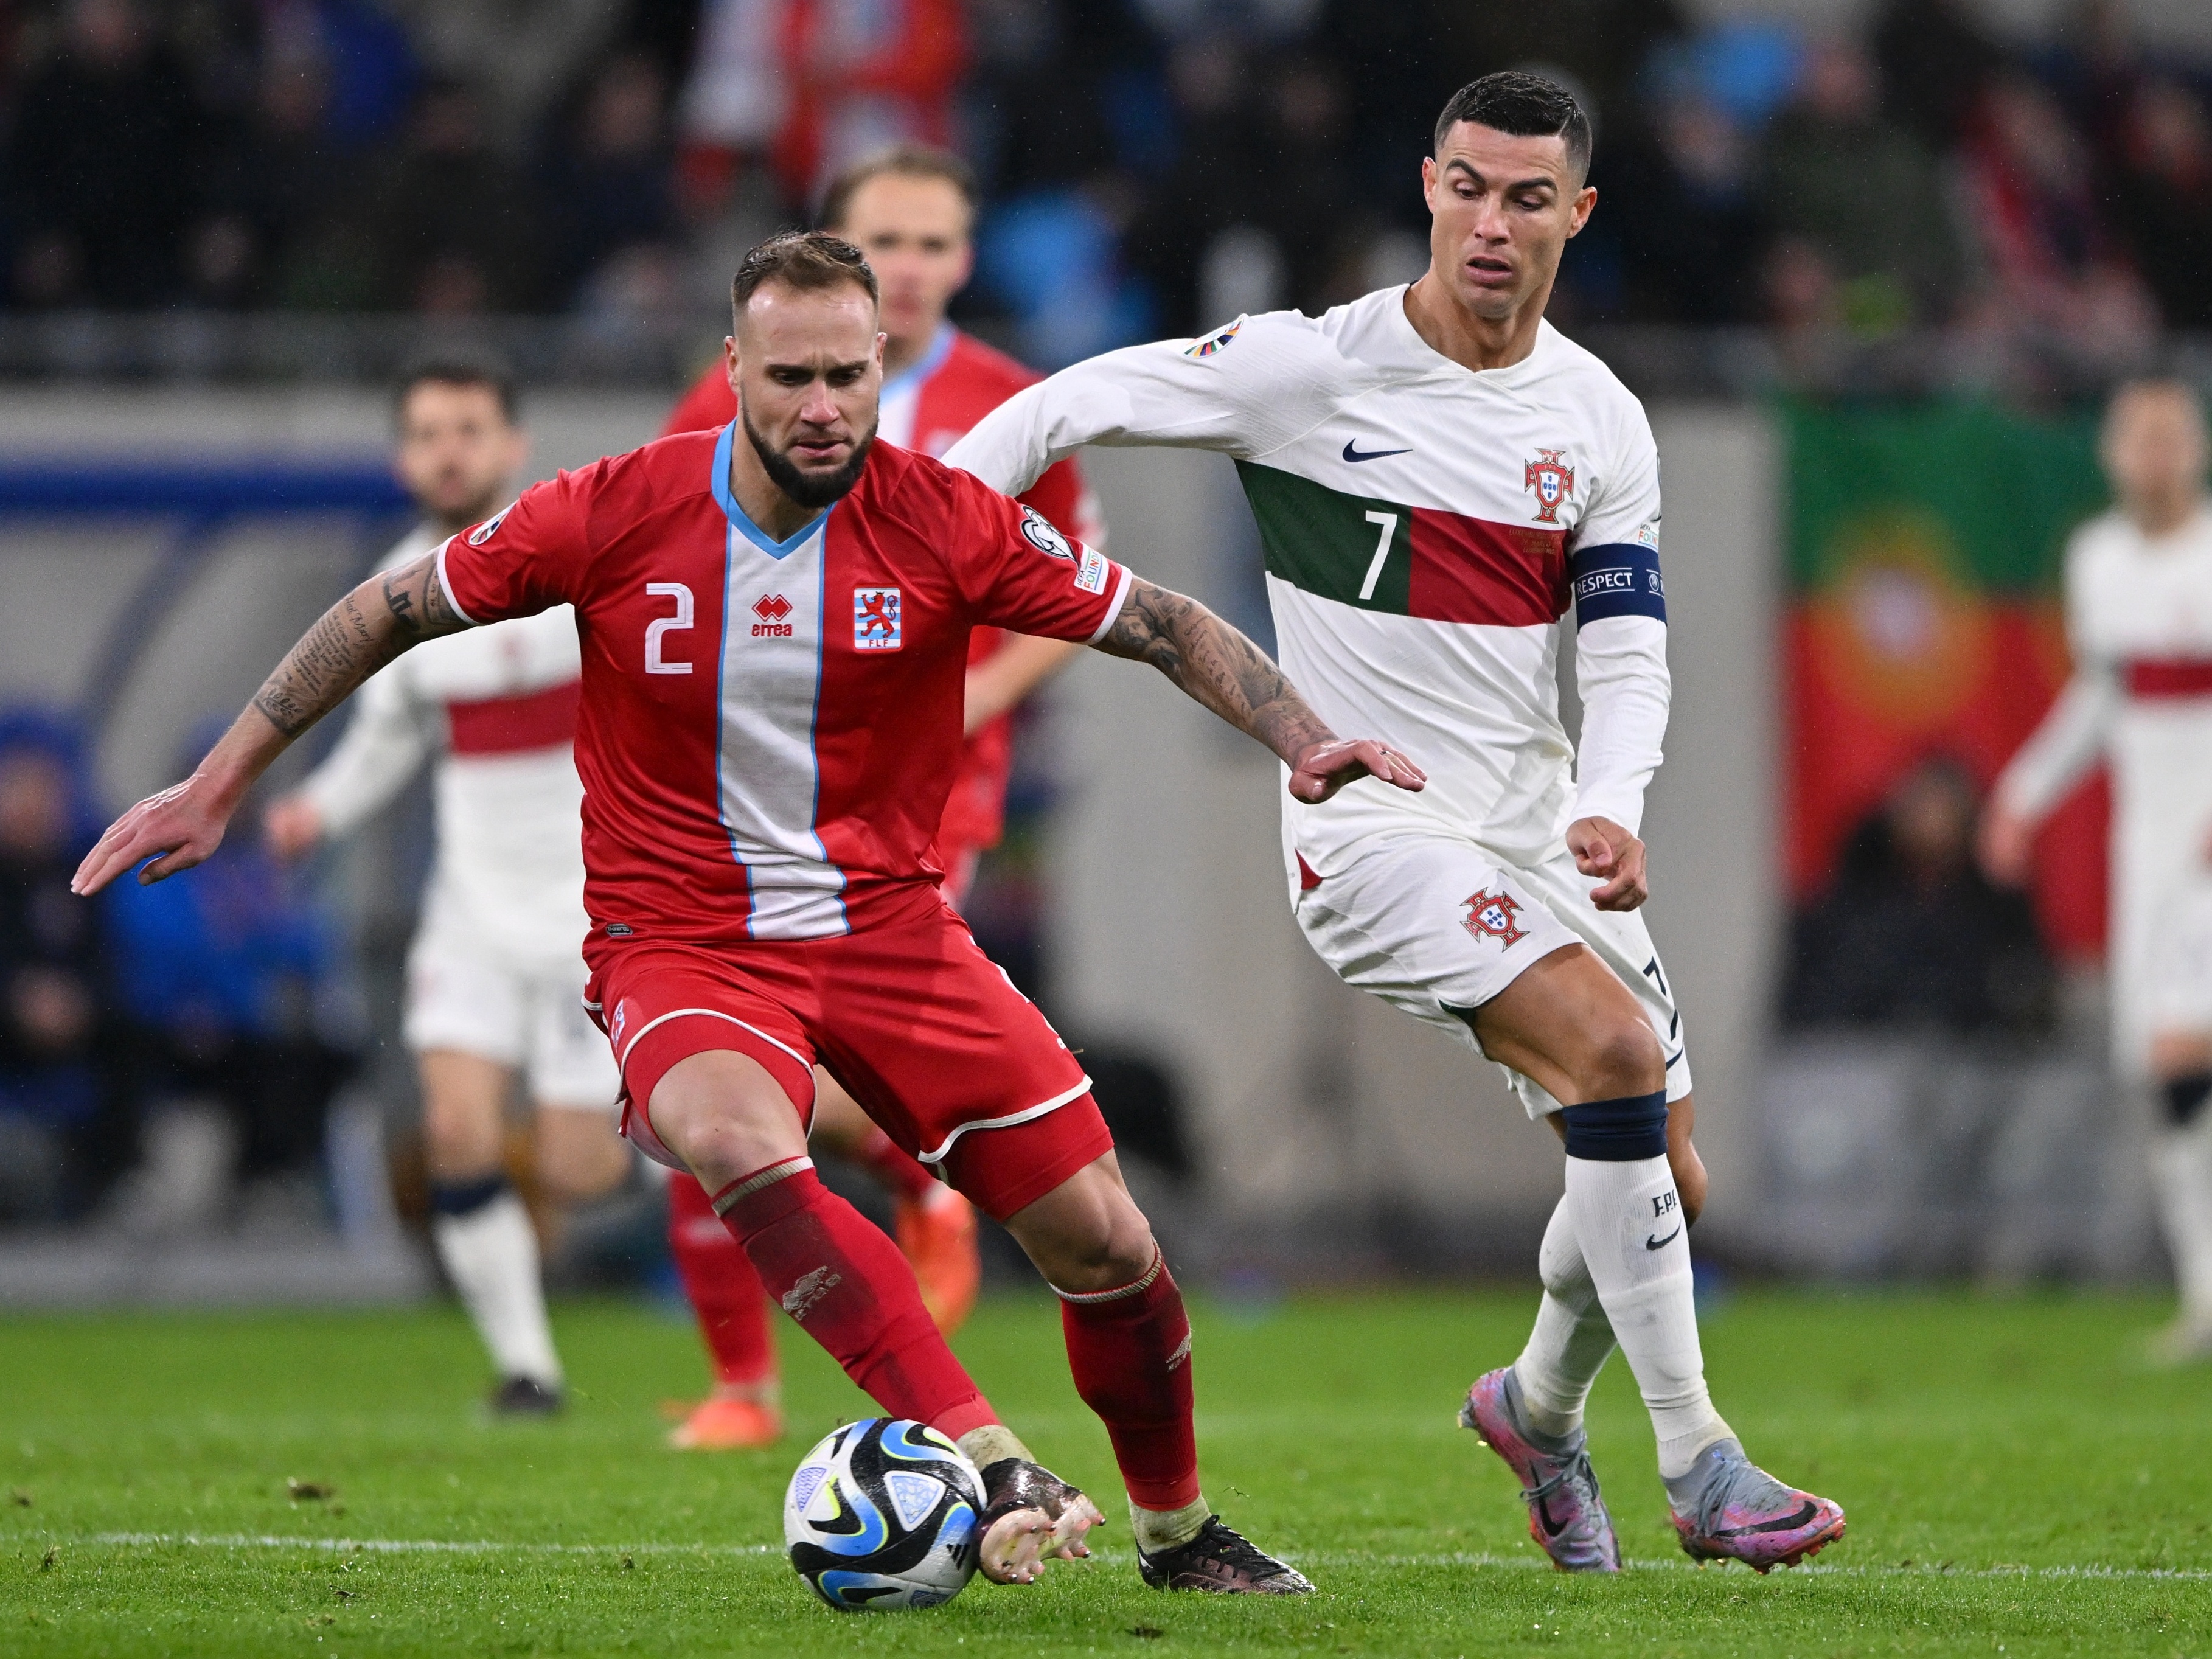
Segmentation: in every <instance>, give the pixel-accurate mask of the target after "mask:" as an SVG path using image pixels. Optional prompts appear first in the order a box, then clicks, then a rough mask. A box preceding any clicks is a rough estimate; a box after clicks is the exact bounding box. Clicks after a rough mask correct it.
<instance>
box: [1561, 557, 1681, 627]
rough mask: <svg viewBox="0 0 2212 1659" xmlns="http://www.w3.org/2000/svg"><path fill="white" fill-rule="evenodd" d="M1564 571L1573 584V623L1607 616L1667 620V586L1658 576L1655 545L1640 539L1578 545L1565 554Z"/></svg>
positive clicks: (1593, 620) (1587, 621) (1580, 624)
mask: <svg viewBox="0 0 2212 1659" xmlns="http://www.w3.org/2000/svg"><path fill="white" fill-rule="evenodd" d="M1567 571H1568V575H1569V578H1570V580H1571V581H1572V583H1573V586H1574V592H1575V622H1576V624H1577V626H1584V625H1587V624H1589V623H1594V622H1602V621H1603V620H1604V619H1605V618H1606V617H1653V618H1656V620H1657V621H1660V622H1662V623H1663V622H1665V621H1666V620H1667V588H1666V585H1665V584H1664V583H1663V582H1662V581H1661V580H1660V578H1659V550H1658V549H1656V547H1649V546H1646V545H1644V544H1643V543H1641V542H1614V543H1610V544H1607V545H1606V546H1603V547H1578V548H1577V549H1576V550H1574V552H1573V553H1572V554H1571V556H1569V558H1568V562H1567Z"/></svg>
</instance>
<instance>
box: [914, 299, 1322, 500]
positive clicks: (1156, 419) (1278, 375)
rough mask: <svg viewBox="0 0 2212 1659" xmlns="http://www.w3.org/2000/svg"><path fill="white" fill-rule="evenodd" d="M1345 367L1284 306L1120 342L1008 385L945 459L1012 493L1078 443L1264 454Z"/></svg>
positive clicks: (1308, 413) (1306, 416) (1311, 413)
mask: <svg viewBox="0 0 2212 1659" xmlns="http://www.w3.org/2000/svg"><path fill="white" fill-rule="evenodd" d="M1332 364H1335V365H1337V366H1339V367H1340V368H1344V367H1349V366H1348V365H1345V364H1343V362H1342V359H1341V358H1340V356H1339V354H1338V353H1337V352H1336V350H1335V349H1334V347H1333V346H1332V345H1331V344H1330V343H1328V341H1327V340H1326V339H1325V338H1324V337H1322V334H1321V332H1320V331H1319V330H1318V329H1317V328H1316V325H1315V324H1314V323H1313V321H1312V320H1311V319H1309V318H1306V317H1304V316H1301V315H1300V314H1299V313H1297V312H1295V311H1273V312H1267V313H1264V314H1262V315H1261V316H1257V317H1239V318H1238V319H1237V320H1236V321H1235V322H1234V323H1232V324H1231V325H1229V326H1228V327H1226V328H1223V329H1217V330H1215V331H1213V332H1212V334H1209V335H1206V336H1204V337H1201V338H1200V339H1196V340H1156V341H1154V342H1152V343H1151V344H1150V345H1139V346H1125V347H1123V348H1122V349H1121V350H1119V351H1109V352H1107V353H1106V354H1104V355H1103V356H1097V357H1092V358H1091V359H1089V360H1088V361H1086V362H1079V363H1077V364H1074V365H1073V367H1071V368H1063V369H1061V370H1060V373H1059V374H1054V375H1053V376H1051V377H1050V378H1049V379H1047V380H1040V381H1039V382H1037V384H1036V385H1035V386H1030V387H1029V388H1027V389H1026V390H1024V391H1022V392H1017V393H1016V394H1015V395H1014V396H1013V397H1012V398H1008V399H1007V400H1006V402H1005V403H1003V404H1000V405H999V406H998V408H996V409H995V410H992V411H991V413H990V414H988V415H987V416H984V417H983V418H982V420H981V421H980V422H977V423H976V425H975V427H974V428H972V429H970V430H969V434H968V435H967V436H966V437H964V438H963V439H962V440H961V441H959V442H958V443H957V444H955V445H953V446H952V447H951V449H950V450H948V451H946V452H945V465H948V466H957V467H959V468H960V469H961V470H962V471H967V472H972V473H974V474H975V477H979V478H981V480H982V481H983V482H984V483H987V484H989V485H990V486H991V487H992V488H993V489H996V490H999V491H1000V492H1002V493H1003V494H1006V495H1019V494H1021V493H1022V491H1024V490H1025V489H1028V488H1029V487H1030V485H1031V484H1033V483H1036V480H1037V477H1038V476H1039V475H1040V474H1041V473H1042V472H1043V471H1044V470H1045V468H1047V467H1048V466H1050V465H1052V464H1053V463H1054V462H1055V461H1057V460H1060V459H1063V458H1064V457H1066V456H1068V455H1071V454H1073V453H1075V452H1076V451H1077V450H1079V449H1080V448H1082V447H1084V446H1085V444H1104V445H1107V446H1109V447H1113V446H1124V447H1133V446H1138V445H1160V446H1164V447H1170V448H1182V449H1212V450H1218V451H1219V452H1220V453H1223V454H1226V455H1233V456H1235V457H1237V459H1250V458H1251V457H1254V456H1257V455H1265V454H1267V453H1269V452H1270V451H1272V450H1275V449H1278V448H1280V447H1282V446H1283V445H1284V444H1286V443H1288V442H1289V441H1291V439H1293V438H1296V437H1298V436H1300V435H1302V434H1304V433H1305V432H1307V431H1310V430H1311V429H1312V428H1313V427H1315V426H1316V425H1317V424H1319V423H1320V422H1322V421H1323V420H1326V419H1327V418H1328V414H1329V411H1330V410H1331V409H1332V408H1334V403H1335V398H1336V395H1337V392H1338V378H1339V377H1337V376H1334V375H1332V374H1331V373H1330V372H1329V369H1330V366H1331V365H1332Z"/></svg>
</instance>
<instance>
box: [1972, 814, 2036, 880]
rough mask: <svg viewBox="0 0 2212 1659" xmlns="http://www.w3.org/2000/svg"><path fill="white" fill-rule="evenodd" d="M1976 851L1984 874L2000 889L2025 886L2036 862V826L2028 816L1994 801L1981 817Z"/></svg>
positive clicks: (1975, 841) (1976, 837)
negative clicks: (2031, 867)
mask: <svg viewBox="0 0 2212 1659" xmlns="http://www.w3.org/2000/svg"><path fill="white" fill-rule="evenodd" d="M1974 851H1975V853H1976V854H1977V855H1978V857H1979V858H1980V860H1981V864H1982V873H1983V874H1984V875H1985V876H1987V877H1988V878H1990V880H1991V881H1993V882H1995V883H1996V884H1997V885H1998V886H2000V887H2019V886H2021V885H2024V884H2026V882H2027V876H2028V871H2029V868H2030V866H2032V865H2033V862H2034V858H2035V824H2034V823H2033V820H2031V819H2029V818H2028V817H2027V816H2026V815H2025V814H2022V813H2020V812H2015V811H2012V810H2011V809H2010V808H2009V807H2006V806H2000V805H1998V804H1997V803H1996V802H1995V801H1991V802H1990V804H1989V806H1988V807H1987V808H1986V809H1985V810H1984V811H1983V813H1982V825H1981V829H1980V831H1979V833H1978V835H1976V836H1975V837H1974Z"/></svg>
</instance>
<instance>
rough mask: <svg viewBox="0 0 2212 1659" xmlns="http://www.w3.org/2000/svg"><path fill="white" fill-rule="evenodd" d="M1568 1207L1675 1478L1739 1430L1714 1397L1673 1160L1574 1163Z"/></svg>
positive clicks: (1664, 1472) (1664, 1473) (1666, 1475)
mask: <svg viewBox="0 0 2212 1659" xmlns="http://www.w3.org/2000/svg"><path fill="white" fill-rule="evenodd" d="M1564 1207H1565V1211H1566V1214H1567V1217H1568V1218H1569V1219H1570V1220H1571V1221H1572V1222H1573V1224H1574V1231H1575V1239H1576V1242H1577V1243H1579V1244H1580V1245H1581V1246H1582V1253H1583V1261H1584V1263H1585V1264H1587V1266H1588V1268H1589V1276H1590V1282H1591V1283H1592V1284H1593V1285H1595V1286H1596V1287H1597V1297H1598V1301H1599V1303H1600V1304H1601V1306H1602V1307H1603V1308H1604V1310H1605V1316H1606V1319H1607V1322H1608V1323H1610V1324H1611V1325H1612V1327H1613V1336H1614V1338H1615V1339H1616V1340H1618V1341H1619V1342H1620V1351H1621V1352H1622V1353H1624V1354H1626V1356H1627V1357H1628V1364H1629V1368H1630V1369H1631V1370H1633V1371H1634V1372H1635V1373H1636V1386H1637V1387H1638V1389H1640V1390H1641V1391H1642V1393H1643V1395H1644V1409H1646V1410H1647V1411H1649V1412H1650V1413H1651V1428H1652V1431H1653V1432H1654V1433H1655V1434H1656V1435H1657V1436H1658V1438H1659V1474H1660V1475H1661V1477H1662V1479H1666V1480H1673V1479H1675V1478H1677V1477H1679V1476H1681V1475H1684V1474H1688V1473H1689V1470H1690V1466H1691V1464H1692V1462H1695V1461H1696V1459H1697V1455H1698V1454H1699V1452H1701V1451H1703V1450H1704V1449H1705V1448H1706V1447H1707V1446H1710V1445H1711V1444H1712V1443H1713V1442H1715V1441H1716V1440H1723V1439H1726V1438H1727V1437H1729V1434H1730V1433H1731V1431H1730V1430H1729V1425H1727V1424H1726V1423H1724V1422H1723V1421H1722V1420H1721V1415H1720V1413H1718V1412H1717V1411H1715V1410H1714V1409H1713V1402H1712V1396H1711V1395H1709V1394H1708V1393H1707V1392H1706V1391H1705V1355H1704V1353H1703V1352H1702V1351H1701V1350H1700V1349H1699V1346H1698V1310H1697V1304H1696V1302H1695V1300H1694V1298H1693V1297H1692V1295H1691V1290H1690V1241H1689V1228H1688V1225H1687V1224H1686V1222H1685V1221H1684V1220H1683V1217H1682V1206H1681V1202H1680V1199H1679V1198H1677V1197H1676V1195H1675V1192H1674V1172H1673V1171H1672V1170H1670V1169H1668V1165H1667V1160H1666V1158H1664V1157H1659V1158H1635V1159H1632V1160H1630V1161H1627V1162H1625V1163H1613V1162H1607V1161H1601V1160H1599V1159H1595V1158H1569V1159H1568V1160H1567V1195H1566V1198H1565V1203H1564Z"/></svg>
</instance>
